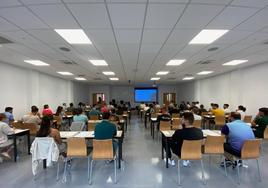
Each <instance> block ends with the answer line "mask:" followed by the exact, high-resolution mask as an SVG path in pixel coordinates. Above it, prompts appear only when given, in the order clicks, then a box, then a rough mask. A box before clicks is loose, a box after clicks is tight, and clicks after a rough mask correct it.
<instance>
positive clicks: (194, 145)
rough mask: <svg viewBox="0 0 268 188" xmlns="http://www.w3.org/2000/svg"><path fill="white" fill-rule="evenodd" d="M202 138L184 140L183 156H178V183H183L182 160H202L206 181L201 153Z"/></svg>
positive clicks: (203, 178)
mask: <svg viewBox="0 0 268 188" xmlns="http://www.w3.org/2000/svg"><path fill="white" fill-rule="evenodd" d="M201 146H202V140H184V141H183V144H182V148H181V157H180V158H178V183H179V185H181V174H180V160H200V162H201V170H202V180H203V183H204V184H205V183H206V180H205V175H204V167H203V160H202V153H201Z"/></svg>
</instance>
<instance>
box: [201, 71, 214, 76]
mask: <svg viewBox="0 0 268 188" xmlns="http://www.w3.org/2000/svg"><path fill="white" fill-rule="evenodd" d="M211 73H213V71H202V72H199V73H197V74H198V75H206V74H211Z"/></svg>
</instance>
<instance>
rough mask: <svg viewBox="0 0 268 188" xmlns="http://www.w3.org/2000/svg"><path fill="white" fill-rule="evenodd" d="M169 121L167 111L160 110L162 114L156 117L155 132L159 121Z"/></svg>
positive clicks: (164, 109)
mask: <svg viewBox="0 0 268 188" xmlns="http://www.w3.org/2000/svg"><path fill="white" fill-rule="evenodd" d="M170 120H171V116H170V114H169V113H168V111H167V110H166V108H163V109H162V114H161V115H159V116H157V121H158V124H157V130H159V126H160V121H170Z"/></svg>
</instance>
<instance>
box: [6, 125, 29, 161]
mask: <svg viewBox="0 0 268 188" xmlns="http://www.w3.org/2000/svg"><path fill="white" fill-rule="evenodd" d="M25 135H26V136H27V145H28V154H29V155H30V154H31V153H30V148H31V141H30V130H29V129H15V133H14V134H10V135H8V136H9V137H10V138H12V139H13V146H14V161H15V162H17V156H18V149H17V137H19V136H25Z"/></svg>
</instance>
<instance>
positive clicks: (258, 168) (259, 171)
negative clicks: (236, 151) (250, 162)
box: [256, 159, 261, 182]
mask: <svg viewBox="0 0 268 188" xmlns="http://www.w3.org/2000/svg"><path fill="white" fill-rule="evenodd" d="M256 162H257V167H258V174H259V181H260V182H261V172H260V166H259V160H258V159H256Z"/></svg>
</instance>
